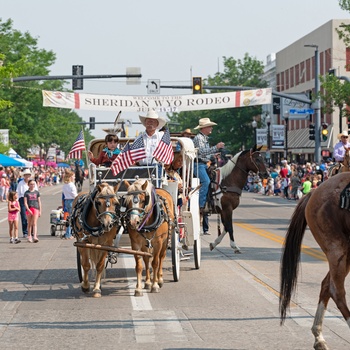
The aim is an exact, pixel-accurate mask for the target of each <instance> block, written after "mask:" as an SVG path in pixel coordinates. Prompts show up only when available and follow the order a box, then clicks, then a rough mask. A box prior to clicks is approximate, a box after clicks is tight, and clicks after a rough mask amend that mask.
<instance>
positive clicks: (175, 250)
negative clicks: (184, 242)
mask: <svg viewBox="0 0 350 350" xmlns="http://www.w3.org/2000/svg"><path fill="white" fill-rule="evenodd" d="M171 262H172V268H173V277H174V282H178V280H179V278H180V247H179V232H178V230H176V229H175V230H174V231H173V232H172V235H171Z"/></svg>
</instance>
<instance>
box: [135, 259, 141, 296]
mask: <svg viewBox="0 0 350 350" xmlns="http://www.w3.org/2000/svg"><path fill="white" fill-rule="evenodd" d="M135 262H136V266H135V271H136V276H137V283H136V289H135V294H134V296H135V297H142V296H143V291H142V258H141V256H140V255H135Z"/></svg>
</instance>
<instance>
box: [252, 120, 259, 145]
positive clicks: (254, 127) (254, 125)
mask: <svg viewBox="0 0 350 350" xmlns="http://www.w3.org/2000/svg"><path fill="white" fill-rule="evenodd" d="M257 126H258V123H257V122H256V120H255V119H254V120H253V121H252V127H253V129H254V142H253V145H256V127H257Z"/></svg>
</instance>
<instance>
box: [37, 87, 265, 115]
mask: <svg viewBox="0 0 350 350" xmlns="http://www.w3.org/2000/svg"><path fill="white" fill-rule="evenodd" d="M42 93H43V106H44V107H54V108H69V109H84V110H99V111H123V112H148V111H149V110H151V109H153V110H155V111H156V112H183V111H198V110H206V109H222V108H237V107H250V106H257V105H263V104H270V103H271V96H272V89H271V88H268V89H258V90H242V91H235V92H224V93H215V94H199V95H173V96H172V95H171V96H154V95H150V96H117V95H97V94H82V93H75V92H62V91H47V90H43V92H42Z"/></svg>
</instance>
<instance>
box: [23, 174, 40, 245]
mask: <svg viewBox="0 0 350 350" xmlns="http://www.w3.org/2000/svg"><path fill="white" fill-rule="evenodd" d="M35 186H36V182H35V181H34V180H29V181H28V187H29V189H28V191H26V192H25V193H24V205H25V207H26V210H27V212H26V214H27V220H28V242H29V243H33V242H34V243H37V242H39V239H38V225H37V223H38V217H39V216H41V200H40V193H39V191H37V190H35ZM32 235H33V238H32Z"/></svg>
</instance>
